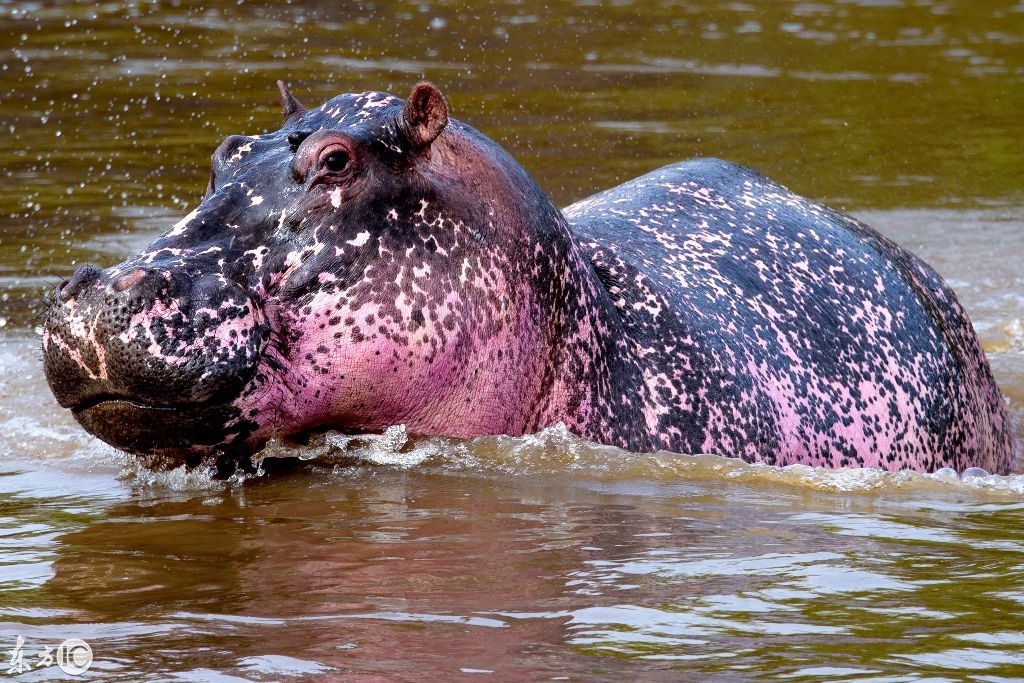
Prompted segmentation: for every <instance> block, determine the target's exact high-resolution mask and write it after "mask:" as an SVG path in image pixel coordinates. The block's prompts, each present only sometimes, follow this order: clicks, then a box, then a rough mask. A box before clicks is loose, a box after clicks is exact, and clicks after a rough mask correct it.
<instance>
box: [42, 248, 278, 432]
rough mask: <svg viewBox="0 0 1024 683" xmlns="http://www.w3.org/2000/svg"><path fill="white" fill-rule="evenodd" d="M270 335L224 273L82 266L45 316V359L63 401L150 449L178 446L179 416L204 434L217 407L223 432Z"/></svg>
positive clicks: (94, 425) (91, 425)
mask: <svg viewBox="0 0 1024 683" xmlns="http://www.w3.org/2000/svg"><path fill="white" fill-rule="evenodd" d="M267 336H268V335H267V331H266V326H265V324H264V323H263V316H262V314H261V312H260V310H259V308H258V307H257V306H256V305H255V304H254V303H253V301H252V300H251V299H250V298H249V296H248V295H247V294H246V292H245V291H244V290H243V289H242V288H241V287H240V286H239V285H237V284H235V283H233V282H231V281H229V280H226V279H225V278H224V277H223V276H222V275H219V274H206V275H200V276H196V275H195V273H190V272H187V271H186V272H182V273H181V274H180V275H179V274H177V273H175V272H174V271H173V270H171V269H168V268H161V267H146V266H145V265H143V264H138V263H135V264H126V265H122V266H118V267H115V268H111V269H109V270H106V271H101V270H99V269H97V268H94V267H92V266H82V267H80V268H79V269H78V270H77V271H76V272H75V274H74V275H73V276H72V277H71V278H70V279H69V280H67V281H65V282H63V283H62V284H61V286H60V287H58V290H57V292H56V295H55V296H54V299H53V302H52V304H51V307H50V309H49V311H48V313H47V316H46V320H45V325H44V330H43V362H44V368H45V371H46V376H47V380H48V381H49V383H50V386H51V388H52V389H53V392H54V395H55V396H56V398H57V401H58V403H60V405H62V406H64V407H66V408H70V409H71V410H72V411H73V412H74V414H75V417H76V418H77V419H78V421H79V422H81V423H82V424H83V426H85V427H86V429H88V430H89V431H90V432H92V433H93V434H95V435H97V436H99V437H101V438H103V439H104V440H106V441H108V442H111V443H113V444H114V445H116V446H119V447H121V448H123V449H125V450H129V451H133V452H145V451H149V450H152V447H153V445H154V444H160V445H162V446H167V445H168V444H169V442H173V440H174V439H173V438H169V433H173V432H175V431H180V430H181V427H182V426H184V425H180V424H177V423H178V422H180V421H182V420H184V421H186V422H187V423H188V429H191V430H193V431H195V430H196V429H199V430H200V431H201V430H202V427H203V425H202V424H201V423H203V421H204V420H203V416H204V415H207V414H208V413H209V412H210V411H211V410H214V411H215V412H217V417H216V420H215V421H214V422H215V423H216V425H217V427H218V428H223V426H224V416H223V415H221V414H220V413H221V412H223V409H224V406H226V405H227V404H229V403H230V402H231V401H232V400H233V399H234V398H235V397H236V396H237V395H238V393H239V392H240V391H241V390H242V388H243V387H244V386H245V385H246V384H247V383H248V382H249V380H250V379H251V378H252V376H253V373H254V372H255V370H256V367H257V365H258V362H259V359H260V356H261V354H262V351H263V347H264V344H265V341H266V338H267ZM210 440H213V441H216V438H215V435H211V437H210ZM190 443H192V444H194V443H195V441H194V440H192V441H190Z"/></svg>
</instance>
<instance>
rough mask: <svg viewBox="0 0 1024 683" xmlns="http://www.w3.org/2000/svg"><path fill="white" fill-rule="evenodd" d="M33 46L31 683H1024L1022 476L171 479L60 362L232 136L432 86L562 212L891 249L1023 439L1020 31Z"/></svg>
mask: <svg viewBox="0 0 1024 683" xmlns="http://www.w3.org/2000/svg"><path fill="white" fill-rule="evenodd" d="M0 29H2V30H0V36H2V37H0V47H2V48H3V49H2V50H0V85H3V92H4V93H5V96H4V97H3V98H0V132H2V133H3V135H4V137H3V144H2V145H0V167H2V168H3V171H4V174H5V182H4V183H3V184H2V186H0V397H2V400H0V429H2V434H3V439H2V440H0V650H2V651H3V652H0V655H2V659H0V673H4V672H6V669H7V663H8V659H9V653H8V652H7V651H8V650H10V649H11V648H13V647H14V646H15V643H16V640H17V637H18V636H21V637H23V638H24V639H25V645H24V652H25V655H26V661H27V662H28V663H30V664H34V663H35V662H36V660H37V657H36V655H37V654H38V652H39V651H40V650H42V648H43V647H44V646H51V647H53V646H56V645H57V644H59V643H60V642H61V641H62V640H64V639H65V638H72V637H77V638H84V639H85V640H87V641H88V642H89V643H90V644H91V645H92V648H93V650H94V653H95V662H94V664H93V667H92V669H90V671H89V675H92V676H94V677H96V678H100V677H102V678H111V679H118V678H120V679H122V680H132V681H134V680H168V679H170V680H175V679H180V680H216V681H227V680H239V679H244V680H303V679H316V678H332V677H334V678H338V677H349V678H353V677H369V678H372V677H376V678H378V679H385V680H394V679H398V680H402V679H414V678H416V679H418V678H422V677H423V676H424V675H425V674H426V675H440V676H442V677H443V678H445V679H448V678H458V679H473V678H481V677H488V676H490V677H491V678H498V679H501V680H510V679H515V680H537V679H554V678H558V677H568V678H571V679H589V680H612V679H615V680H621V679H623V678H627V679H637V678H643V679H652V680H681V679H690V678H697V677H700V676H714V677H716V678H725V679H729V680H734V679H757V678H762V679H783V680H924V679H928V680H962V679H964V678H966V677H970V678H973V679H975V680H985V681H999V680H1010V679H1015V678H1020V677H1021V676H1024V617H1021V614H1022V613H1024V578H1022V575H1024V531H1022V530H1024V476H1021V475H1015V476H1010V477H976V478H970V479H968V480H966V481H962V482H961V481H959V480H957V479H955V478H951V477H949V476H944V475H937V476H929V475H919V474H913V473H898V474H885V473H881V472H877V471H870V470H849V471H840V472H825V471H820V470H817V471H816V470H810V469H808V468H799V467H795V468H788V469H784V470H781V469H775V468H767V467H756V466H749V465H744V464H742V463H738V462H735V461H731V460H727V459H723V458H717V457H710V456H679V455H673V454H668V453H659V454H653V455H644V454H629V453H623V452H621V451H617V450H616V449H611V448H606V447H600V446H595V445H593V444H587V443H583V442H580V441H579V440H577V439H575V438H574V437H572V436H571V435H569V434H566V433H565V432H564V431H562V430H560V429H558V428H557V427H556V428H552V429H550V430H548V431H546V432H545V433H543V434H541V435H538V436H534V437H526V438H523V439H509V438H504V437H496V438H488V439H480V440H477V441H475V442H472V443H461V442H455V441H450V440H443V439H432V440H420V441H411V442H408V443H404V444H403V439H402V438H401V434H400V433H393V434H392V437H394V438H392V440H391V443H390V444H384V443H379V442H372V441H366V440H363V441H362V442H359V443H353V444H349V445H348V447H347V449H345V450H340V449H339V448H337V447H333V448H328V447H326V446H325V447H323V448H320V449H318V448H317V447H316V445H315V444H314V445H313V446H312V447H308V448H306V449H300V450H295V449H290V450H289V449H284V452H283V453H282V451H281V450H280V449H279V450H278V451H276V452H271V453H268V454H267V455H268V456H274V455H285V456H288V457H289V458H290V460H292V461H296V462H298V460H299V459H300V458H304V457H307V456H313V455H316V456H318V457H316V458H314V459H313V460H310V461H303V462H301V463H300V464H298V465H297V466H296V467H295V468H293V469H291V470H289V471H286V472H283V473H278V474H275V475H274V476H263V477H258V478H255V479H250V480H245V481H229V482H216V481H213V480H212V479H210V478H209V476H208V475H207V474H206V473H204V472H202V471H194V472H184V471H173V472H169V473H159V474H158V473H153V472H149V471H146V470H142V469H140V468H138V467H137V466H135V465H134V464H133V463H132V462H131V460H130V459H127V458H125V457H124V456H121V455H119V454H117V453H115V452H113V451H112V450H110V449H109V448H107V447H105V446H103V445H102V444H99V443H97V442H96V441H94V440H92V439H90V438H89V437H88V436H87V435H85V434H84V432H82V431H81V430H80V429H79V428H78V427H77V426H76V425H75V424H74V423H73V421H72V420H71V419H70V418H69V416H67V415H66V414H65V413H64V412H63V411H61V410H60V409H59V408H58V407H57V406H56V405H55V404H54V402H53V400H52V398H51V397H50V394H49V392H48V390H47V389H46V386H45V382H44V381H43V379H42V376H41V374H42V373H41V369H40V366H39V362H38V357H39V352H38V337H37V336H36V333H35V331H34V327H35V324H36V321H35V317H36V316H37V315H38V313H39V311H40V307H41V302H40V301H41V297H42V296H43V292H44V291H45V289H46V288H47V287H50V286H52V284H55V283H56V282H58V281H59V280H60V279H61V278H63V277H67V276H68V275H69V274H70V273H71V272H72V271H73V269H74V267H75V266H76V265H77V264H81V263H83V262H91V263H96V264H99V265H104V266H106V265H111V264H113V263H116V262H118V261H120V260H121V259H122V258H123V257H124V256H126V255H128V254H130V253H132V252H133V251H135V250H136V249H138V248H139V247H140V246H142V245H144V244H145V243H147V242H148V241H149V240H150V239H152V238H153V236H155V235H156V234H157V233H158V232H159V231H160V230H162V229H163V228H166V227H167V226H169V225H170V224H171V223H173V222H174V220H176V219H177V217H180V216H181V215H182V214H184V213H185V212H186V211H187V210H188V207H189V206H190V205H192V204H194V203H195V202H196V201H197V200H198V197H199V195H200V194H201V192H202V189H203V187H204V186H205V182H206V176H207V173H208V158H209V155H210V153H211V152H212V150H213V149H214V147H215V146H216V144H217V143H218V142H219V140H220V139H221V137H222V136H224V135H226V134H229V133H240V132H245V133H255V132H261V131H264V130H268V129H272V128H275V127H276V126H277V107H276V94H275V92H274V89H273V81H274V80H275V79H277V78H284V79H286V80H289V81H290V82H292V84H293V85H294V86H295V91H296V93H297V94H298V95H299V96H300V98H301V99H303V100H304V101H307V103H310V104H312V103H315V102H318V101H320V100H323V99H326V98H327V97H329V96H331V95H334V94H336V93H338V92H341V91H352V90H355V91H362V90H366V89H371V88H379V89H387V90H392V91H395V92H396V93H398V94H404V93H405V92H407V91H408V90H409V88H410V87H411V86H412V84H413V83H414V82H415V81H416V80H418V79H419V78H421V77H424V76H426V77H429V78H431V79H432V80H434V81H435V82H437V83H438V84H439V85H440V86H441V87H442V89H443V90H444V91H445V92H446V94H447V96H448V98H449V101H450V103H451V106H452V111H453V113H454V115H456V116H458V117H459V118H462V119H464V120H467V121H468V122H470V123H472V124H474V125H476V126H478V127H479V128H481V129H482V130H484V131H485V132H487V133H488V134H490V135H492V136H493V137H495V138H496V139H497V140H499V141H500V142H501V143H502V144H504V145H505V146H506V147H507V148H508V149H510V151H512V153H513V154H514V155H515V156H516V157H517V158H518V159H519V160H520V161H521V162H522V163H523V164H524V165H525V166H526V167H527V168H528V169H529V170H530V171H531V173H533V174H534V175H535V177H537V179H538V180H539V181H540V182H541V184H542V185H543V186H544V187H546V188H547V189H548V190H549V191H550V192H551V194H552V196H553V197H554V198H555V199H556V201H558V202H559V203H561V204H567V203H569V202H571V201H573V200H575V199H578V198H580V197H582V196H584V195H586V194H588V193H590V192H592V191H595V190H598V189H601V188H604V187H607V186H609V185H611V184H613V183H615V182H618V181H620V180H625V179H627V178H630V177H633V176H635V175H638V174H640V173H642V172H644V171H646V170H649V169H651V168H654V167H656V166H658V165H659V164H662V163H666V162H669V161H674V160H677V159H682V158H687V157H692V156H696V155H712V156H720V157H724V158H728V159H731V160H733V161H738V162H741V163H746V164H749V165H752V166H754V167H756V168H758V169H759V170H762V171H764V172H766V173H768V174H769V175H771V176H773V177H775V178H777V179H779V180H780V181H782V182H784V183H785V184H787V185H788V186H790V187H791V188H793V189H794V190H796V191H798V192H800V193H802V194H806V195H808V196H811V197H814V198H817V199H821V200H824V201H826V202H827V203H830V204H832V205H835V206H837V207H840V208H843V209H845V210H848V211H851V212H853V213H854V214H856V215H857V216H859V217H862V218H864V219H865V220H867V221H868V222H869V223H871V224H872V225H874V226H875V227H878V228H879V229H881V230H882V231H883V232H885V233H887V234H889V235H890V236H892V237H893V238H895V239H896V240H898V241H899V242H901V243H902V244H904V245H906V246H908V247H909V248H911V249H912V250H914V251H915V252H916V253H918V254H920V255H921V256H923V257H924V258H925V259H926V260H928V261H929V262H931V263H932V264H933V265H935V266H936V267H937V268H938V269H939V271H940V272H941V273H943V275H944V276H945V277H946V278H947V279H948V280H949V282H950V283H951V284H952V285H953V287H954V288H955V289H956V290H957V291H958V292H959V294H960V296H961V298H962V300H963V301H964V303H965V305H966V306H967V308H968V310H969V311H970V313H971V315H972V318H973V319H974V322H975V325H976V327H977V329H978V331H979V334H980V336H981V338H982V342H983V344H984V346H985V348H986V350H987V352H988V354H989V358H990V360H991V362H992V365H993V368H994V371H995V373H996V376H997V378H998V380H999V382H1000V384H1001V386H1002V387H1003V389H1004V392H1005V393H1006V395H1007V397H1008V399H1009V401H1010V405H1011V408H1012V410H1013V412H1014V414H1015V415H1017V416H1018V418H1020V417H1021V416H1022V415H1024V283H1022V277H1021V275H1020V272H1021V269H1020V263H1021V256H1022V254H1024V211H1022V207H1024V170H1022V169H1024V165H1022V163H1021V161H1022V156H1024V154H1022V152H1024V149H1022V147H1021V142H1020V141H1021V140H1022V139H1024V117H1022V116H1021V114H1020V112H1021V111H1022V110H1024V5H1022V4H1021V3H1020V2H1019V0H1009V1H1005V2H995V1H986V0H980V1H979V0H972V2H970V3H966V2H963V3H960V2H951V1H941V0H936V1H934V2H929V1H927V0H915V1H913V2H910V1H907V2H903V1H899V0H893V1H891V2H889V1H881V2H880V1H877V0H861V1H836V2H773V3H742V2H712V1H710V0H706V1H703V2H689V3H686V5H685V7H677V6H672V5H669V4H668V3H656V2H639V1H637V2H625V1H624V2H618V3H614V4H613V5H611V6H598V5H597V3H589V2H577V3H564V4H558V5H554V4H542V3H536V2H531V1H523V2H517V3H511V2H510V3H507V4H495V5H493V6H486V7H485V6H484V5H483V4H482V3H473V4H472V5H471V6H470V5H469V4H468V3H466V4H462V3H447V2H419V3H386V2H377V3H363V4H362V5H355V4H348V3H330V2H322V3H320V2H305V3H302V4H301V7H300V6H295V5H286V4H276V3H275V4H274V5H266V6H262V5H255V4H251V3H237V2H207V3H203V4H201V5H200V4H197V3H192V2H187V1H186V0H181V1H179V2H170V3H155V2H154V3H148V2H147V3H142V2H137V3H116V2H115V3H106V4H102V5H96V4H92V3H56V2H33V3H5V4H0ZM1018 435H1019V437H1024V432H1022V431H1020V429H1019V428H1018ZM435 672H436V673H435ZM60 676H61V673H60V671H59V670H58V669H57V668H56V667H55V666H51V667H48V668H42V669H38V670H36V671H34V672H32V673H24V674H21V675H14V674H11V677H12V678H13V679H15V680H41V679H49V678H59V677H60Z"/></svg>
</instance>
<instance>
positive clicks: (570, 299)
mask: <svg viewBox="0 0 1024 683" xmlns="http://www.w3.org/2000/svg"><path fill="white" fill-rule="evenodd" d="M282 104H283V107H284V113H285V117H286V121H285V125H284V127H283V128H281V129H280V130H278V131H276V132H274V133H270V134H266V135H258V136H249V137H247V136H230V137H228V138H227V139H226V140H225V141H224V142H223V143H222V144H221V145H220V147H219V148H218V149H217V151H216V152H215V153H214V155H213V163H212V166H213V168H212V174H211V179H210V185H209V188H208V190H207V193H206V197H205V198H204V199H203V201H202V202H201V203H200V205H199V206H198V207H197V208H196V209H195V210H194V211H193V212H192V213H190V214H189V215H188V216H186V217H185V218H183V219H182V220H181V221H180V222H179V223H178V224H177V225H175V226H174V227H173V228H171V229H170V230H169V231H168V232H166V233H165V234H164V235H162V236H161V237H160V238H158V239H157V240H156V241H155V242H154V243H153V244H152V245H150V246H149V247H148V248H147V249H146V250H145V251H143V252H142V253H141V254H139V255H138V256H135V257H133V258H131V259H129V260H128V261H125V262H124V263H122V264H120V265H118V266H115V267H113V268H110V269H108V270H105V271H99V270H96V269H92V268H89V267H84V268H81V269H79V271H78V272H76V274H75V276H74V277H73V278H72V279H71V280H70V281H68V282H66V283H64V284H63V285H62V287H61V288H60V289H59V291H58V293H57V294H56V296H55V301H54V303H53V306H52V307H51V309H50V311H49V313H48V316H47V320H46V325H45V329H44V336H43V351H44V362H45V368H46V373H47V377H48V379H49V382H50V385H51V387H52V388H53V391H54V394H55V395H56V396H57V398H58V401H59V402H60V403H61V405H63V406H65V407H68V408H71V409H72V410H73V411H74V415H75V417H76V418H77V419H78V420H79V422H81V424H82V425H83V426H84V427H85V428H86V429H87V430H89V431H90V432H91V433H93V434H95V435H97V436H99V437H100V438H102V439H104V440H105V441H108V442H109V443H111V444H113V445H115V446H117V447H119V448H122V449H124V450H127V451H130V452H133V453H137V454H140V455H143V456H147V457H149V458H150V459H151V461H153V462H164V463H169V464H175V463H180V462H186V463H191V464H194V463H196V462H198V461H200V460H201V459H203V458H208V457H212V458H220V460H221V462H222V463H223V462H235V461H238V460H242V461H243V462H244V460H245V458H244V456H247V455H249V454H252V453H253V452H254V451H256V450H258V449H259V448H260V447H261V446H262V445H263V444H264V443H265V442H266V441H267V440H268V439H270V438H272V437H274V436H278V435H281V436H294V435H300V434H304V433H308V432H310V431H313V430H317V429H325V428H332V429H340V430H343V431H346V432H351V433H357V432H379V431H382V430H384V429H385V428H387V427H388V426H390V425H394V424H405V425H406V426H407V428H408V430H409V431H410V432H411V433H414V434H438V435H449V436H456V437H467V438H468V437H473V436H478V435H484V434H499V433H504V434H516V435H517V434H523V433H530V432H533V431H537V430H539V429H541V428H543V427H546V426H549V425H551V424H554V423H557V422H564V423H566V425H568V427H569V428H570V429H572V430H573V431H575V432H577V433H579V434H580V435H582V436H585V437H587V438H590V439H593V440H595V441H599V442H603V443H609V444H614V445H618V446H621V447H623V448H627V449H630V450H636V451H651V450H656V449H667V450H672V451H677V452H711V453H719V454H722V455H733V456H738V457H742V458H744V459H746V460H748V461H757V462H766V463H773V464H787V463H794V462H802V463H807V464H812V465H824V466H830V467H838V466H877V467H883V468H886V469H893V470H895V469H900V468H905V467H909V468H914V469H920V470H933V469H936V468H938V467H942V466H951V467H954V468H957V469H960V470H962V469H965V468H966V467H969V466H980V467H984V468H986V469H988V470H990V471H996V472H1005V471H1007V470H1008V469H1009V467H1010V464H1011V463H1012V460H1013V456H1014V443H1013V439H1012V437H1011V429H1010V424H1009V419H1008V414H1007V411H1006V408H1005V406H1004V403H1003V400H1002V397H1001V395H1000V393H999V390H998V388H997V387H996V385H995V383H994V381H993V379H992V375H991V372H990V370H989V367H988V364H987V362H986V360H985V357H984V353H983V351H982V349H981V347H980V345H979V344H978V341H977V338H976V336H975V334H974V332H973V329H972V328H971V325H970V321H969V320H968V319H967V316H966V314H965V313H964V311H963V309H962V308H961V307H960V305H959V303H958V302H957V300H956V297H955V296H954V294H953V292H952V291H951V290H950V289H949V288H948V287H947V286H946V285H945V284H944V283H943V282H942V280H941V279H940V278H939V277H938V275H936V274H935V272H934V271H933V270H932V269H931V268H929V267H928V266H927V265H925V264H924V263H922V262H921V261H919V260H918V259H916V258H915V257H914V256H912V255H911V254H909V253H907V252H906V251H904V250H902V249H900V248H899V247H898V246H896V245H895V244H893V243H892V242H890V241H888V240H886V239H885V238H884V237H882V236H880V235H879V234H878V233H876V232H875V231H873V230H871V229H870V228H868V227H867V226H865V225H863V224H861V223H858V222H857V221H855V220H853V219H851V218H849V217H847V216H844V215H842V214H839V213H837V212H834V211H832V210H830V209H827V208H825V207H822V206H820V205H817V204H814V203H812V202H809V201H808V200H806V199H802V198H800V197H797V196H795V195H793V194H792V193H790V192H788V191H787V190H785V189H784V188H782V187H781V186H779V185H777V184H775V183H773V182H772V181H770V180H768V179H767V178H764V177H763V176H760V175H758V174H756V173H754V172H752V171H749V170H747V169H744V168H742V167H739V166H735V165H732V164H728V163H725V162H720V161H715V160H698V161H693V162H686V163H682V164H675V165H672V166H667V167H665V168H663V169H660V170H658V171H655V172H653V173H651V174H648V175H646V176H644V177H642V178H639V179H637V180H634V181H632V182H630V183H627V184H625V185H623V186H620V187H618V188H615V189H613V190H609V191H608V192H605V193H602V194H599V195H596V196H594V197H591V198H589V199H587V200H584V201H582V202H580V203H578V204H575V205H573V206H571V207H569V208H568V209H566V212H565V214H564V215H563V214H562V213H561V212H559V211H558V209H557V208H555V207H554V206H553V205H552V204H551V202H550V200H549V199H548V198H547V196H546V195H545V194H544V193H543V191H541V190H540V188H538V187H537V185H536V184H535V183H534V182H533V180H532V179H531V178H530V177H529V176H528V175H527V174H526V173H525V171H523V169H522V168H521V167H520V166H519V165H518V164H516V163H515V161H514V160H512V159H511V158H510V157H509V156H508V155H507V154H506V153H505V152H504V151H503V150H502V149H501V148H499V147H498V146H497V145H495V144H494V143H493V142H492V141H490V140H489V139H487V138H486V137H484V136H483V135H481V134H480V133H478V132H477V131H475V130H473V129H472V128H470V127H469V126H466V125H465V124H462V123H460V122H458V121H456V120H449V118H448V114H447V104H446V102H445V100H444V98H443V96H442V95H441V94H440V92H438V91H437V89H436V88H434V86H432V85H430V84H425V83H424V84H420V85H418V86H417V87H416V89H414V91H413V93H412V95H411V96H410V98H409V100H408V101H406V102H403V101H402V100H400V99H397V98H395V97H392V96H390V95H386V94H383V93H377V92H368V93H363V94H360V95H342V96H339V97H336V98H334V99H332V100H330V101H329V102H327V103H325V104H324V105H322V106H321V107H319V108H316V109H312V110H308V111H307V110H305V109H303V108H302V106H301V105H300V104H299V103H298V102H297V100H295V99H294V98H293V97H292V96H291V95H290V93H288V92H287V90H286V89H285V88H283V86H282ZM570 224H571V230H570Z"/></svg>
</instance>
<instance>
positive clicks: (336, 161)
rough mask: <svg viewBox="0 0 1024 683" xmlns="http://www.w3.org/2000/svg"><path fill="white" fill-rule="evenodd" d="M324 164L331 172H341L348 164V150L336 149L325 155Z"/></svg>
mask: <svg viewBox="0 0 1024 683" xmlns="http://www.w3.org/2000/svg"><path fill="white" fill-rule="evenodd" d="M323 166H324V168H326V169H327V170H328V171H330V172H331V173H341V172H342V171H344V170H345V167H346V166H348V152H345V151H343V150H340V149H337V150H334V151H333V152H331V153H330V154H328V155H327V156H325V157H324V160H323Z"/></svg>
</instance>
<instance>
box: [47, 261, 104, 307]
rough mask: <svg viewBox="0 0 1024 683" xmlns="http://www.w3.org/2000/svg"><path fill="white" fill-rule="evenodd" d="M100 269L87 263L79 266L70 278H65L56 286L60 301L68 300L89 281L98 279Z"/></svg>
mask: <svg viewBox="0 0 1024 683" xmlns="http://www.w3.org/2000/svg"><path fill="white" fill-rule="evenodd" d="M99 276H100V269H99V268H96V267H95V266H90V265H88V264H86V265H84V266H79V268H78V270H76V271H75V274H74V275H72V276H71V279H70V280H65V281H64V282H62V283H61V286H60V287H59V288H58V290H57V291H58V294H59V296H60V300H61V301H70V300H71V299H72V298H73V297H74V296H75V295H76V294H78V292H79V291H81V289H82V288H83V287H85V286H86V285H88V284H89V283H91V282H95V281H96V280H97V279H99Z"/></svg>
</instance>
